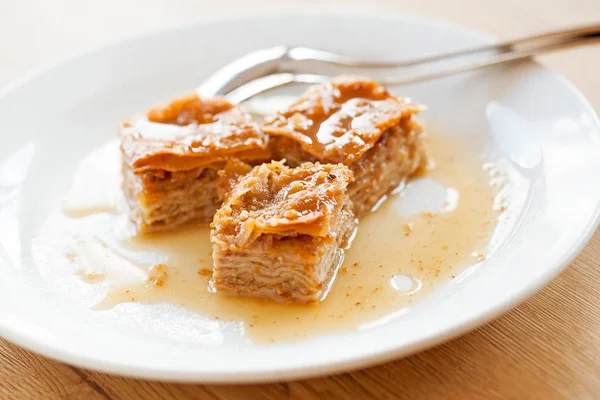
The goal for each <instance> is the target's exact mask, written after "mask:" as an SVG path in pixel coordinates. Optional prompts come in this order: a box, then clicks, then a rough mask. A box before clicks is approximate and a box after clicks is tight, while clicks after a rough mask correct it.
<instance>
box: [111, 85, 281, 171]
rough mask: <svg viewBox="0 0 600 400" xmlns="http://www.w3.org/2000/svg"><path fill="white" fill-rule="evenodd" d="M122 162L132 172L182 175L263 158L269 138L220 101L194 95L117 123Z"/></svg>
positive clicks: (267, 156)
mask: <svg viewBox="0 0 600 400" xmlns="http://www.w3.org/2000/svg"><path fill="white" fill-rule="evenodd" d="M120 130H121V136H122V143H121V150H122V154H123V158H124V160H123V161H124V162H125V163H127V164H128V165H130V166H131V168H133V169H134V170H136V171H142V170H147V169H162V170H165V171H182V170H189V169H192V168H198V167H201V166H205V165H209V164H215V163H225V161H226V160H227V159H228V158H230V157H237V158H240V159H242V160H244V161H255V160H267V159H269V152H268V150H267V148H266V147H267V142H268V139H267V136H266V135H265V134H264V133H262V132H261V131H260V129H259V127H258V125H257V124H256V123H255V122H254V121H253V120H252V118H251V116H250V115H249V114H247V113H245V112H244V111H242V110H241V109H240V107H238V106H235V105H233V104H231V103H229V102H228V101H227V100H225V99H222V98H201V97H199V96H197V95H195V94H192V95H189V96H186V97H183V98H180V99H176V100H174V101H172V102H171V103H169V104H166V105H163V106H157V107H154V108H153V109H151V110H150V111H149V112H147V113H146V114H144V115H141V116H137V117H134V118H132V119H130V120H128V121H126V122H124V123H123V124H122V125H121V129H120Z"/></svg>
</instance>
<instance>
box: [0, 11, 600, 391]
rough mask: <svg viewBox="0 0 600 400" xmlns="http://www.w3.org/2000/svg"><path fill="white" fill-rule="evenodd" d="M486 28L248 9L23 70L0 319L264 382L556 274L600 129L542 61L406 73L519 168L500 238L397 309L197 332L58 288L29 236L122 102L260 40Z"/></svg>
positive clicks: (6, 331)
mask: <svg viewBox="0 0 600 400" xmlns="http://www.w3.org/2000/svg"><path fill="white" fill-rule="evenodd" d="M490 40H492V39H491V38H489V37H488V36H485V35H482V34H479V33H476V32H473V31H470V30H467V29H464V28H460V27H456V26H453V25H450V24H447V23H441V22H434V21H429V20H424V19H420V18H415V17H412V16H406V15H397V14H390V13H387V12H386V13H377V12H370V11H364V10H359V11H351V10H340V9H322V8H318V9H311V10H307V9H303V10H298V11H290V10H287V11H269V12H259V13H256V12H253V13H247V14H243V15H240V14H239V13H237V14H236V15H235V16H228V17H226V18H221V19H219V18H216V17H215V16H214V15H213V16H211V20H210V22H208V21H207V22H201V23H197V24H192V25H188V26H179V27H176V28H173V29H169V30H165V31H161V32H155V33H151V34H147V35H143V36H138V37H135V38H131V39H129V40H125V41H122V42H118V43H114V44H112V45H109V46H106V47H103V48H101V49H98V50H95V51H93V52H89V53H86V54H83V55H80V56H78V57H76V58H72V59H70V60H68V61H67V62H63V63H60V64H58V65H55V66H53V67H52V68H49V69H46V70H45V71H43V72H42V73H39V74H35V75H33V76H31V75H30V76H28V77H26V78H24V79H22V80H21V81H19V82H18V83H16V84H14V85H13V86H12V87H10V88H8V89H7V90H5V91H4V92H2V94H1V96H0V134H1V135H2V146H1V147H0V242H1V244H2V246H1V247H0V334H1V335H2V336H3V337H5V338H7V339H8V340H10V341H12V342H14V343H17V344H19V345H21V346H23V347H26V348H28V349H30V350H33V351H36V352H39V353H41V354H44V355H46V356H49V357H52V358H55V359H58V360H62V361H65V362H68V363H72V364H75V365H79V366H84V367H87V368H92V369H97V370H102V371H108V372H112V373H118V374H124V375H132V376H138V377H146V378H157V379H166V380H178V381H197V382H217V381H218V382H243V381H267V380H280V379H290V378H298V377H306V376H313V375H318V374H326V373H333V372H338V371H341V370H348V369H352V368H357V367H363V366H367V365H371V364H374V363H380V362H383V361H386V360H390V359H392V358H395V357H400V356H405V355H407V354H409V353H413V352H416V351H418V350H421V349H424V348H426V347H429V346H432V345H434V344H436V343H440V342H442V341H445V340H448V339H450V338H452V337H455V336H457V335H459V334H460V333H463V332H465V331H467V330H469V329H473V328H474V327H475V326H477V325H480V324H482V323H484V322H486V321H488V320H490V319H491V318H493V317H495V316H497V315H499V314H500V313H501V312H504V311H506V310H507V309H509V308H510V307H512V306H514V305H515V304H517V303H518V302H519V301H522V300H523V299H525V298H526V297H527V296H530V295H531V294H533V293H534V292H536V291H537V290H539V289H540V288H541V287H542V286H543V285H545V284H547V283H548V282H549V281H550V280H551V279H552V278H554V277H555V276H556V275H558V273H559V272H560V271H562V270H563V269H564V268H565V267H566V266H567V265H568V264H569V262H570V261H571V260H572V259H573V258H574V257H575V255H576V254H577V253H578V252H579V251H580V250H581V249H582V247H583V246H584V245H585V243H586V241H587V240H588V239H589V237H590V235H591V234H592V233H593V232H594V229H595V228H596V226H597V223H598V213H599V199H600V186H599V185H597V184H595V183H594V182H597V180H598V179H597V176H596V175H597V173H598V171H600V157H598V155H599V154H600V134H599V126H598V120H597V118H596V116H595V115H594V112H593V111H592V109H591V108H590V106H589V105H588V104H587V102H586V101H585V99H584V98H582V96H581V95H580V94H579V93H578V92H577V91H576V90H575V89H574V88H573V87H572V86H571V85H570V84H569V83H568V82H566V81H565V80H564V79H563V78H562V77H560V76H558V75H557V74H555V73H553V72H551V71H549V70H547V69H545V68H544V67H541V66H539V65H537V64H535V63H533V62H524V63H519V64H512V65H510V66H505V67H499V68H494V69H488V70H484V71H478V72H476V73H470V74H465V75H461V76H457V77H452V78H447V79H443V80H439V81H436V82H430V83H427V84H421V85H413V86H409V87H404V88H402V89H401V93H402V94H403V95H408V96H410V97H412V98H414V99H416V100H418V101H419V102H421V103H424V104H427V105H428V106H429V110H428V111H427V113H426V114H424V118H425V119H426V120H427V122H428V123H431V124H434V125H435V126H437V127H441V129H447V131H448V132H452V133H454V134H457V135H463V134H464V135H466V134H469V135H476V137H477V139H478V140H476V141H474V142H477V143H474V144H473V149H472V151H476V152H478V155H481V156H482V157H483V156H484V155H485V154H487V153H489V152H495V153H497V154H500V155H501V158H502V159H503V160H504V162H505V163H506V165H507V168H508V169H509V170H510V174H509V175H510V185H511V187H512V190H511V192H510V193H511V197H510V198H509V199H508V200H509V202H510V209H511V213H510V217H511V218H510V220H508V221H507V222H506V224H505V226H504V229H501V230H499V231H498V232H497V233H496V235H495V237H494V238H493V241H494V243H496V247H495V250H494V252H493V254H492V255H491V256H490V257H489V258H488V259H487V260H486V262H484V263H483V264H482V265H479V266H478V267H477V268H473V269H472V270H471V271H469V273H468V274H463V275H464V276H463V277H462V279H460V280H453V281H452V282H451V283H448V284H446V285H444V286H442V287H441V288H440V289H439V290H437V291H436V292H435V293H433V294H432V295H430V296H429V297H428V298H427V299H425V300H423V301H422V302H420V303H419V304H417V305H415V306H413V307H411V308H410V310H409V311H408V312H406V313H404V314H403V315H402V316H399V317H396V318H390V319H389V320H387V321H383V322H381V323H379V324H378V325H377V326H375V327H371V328H369V329H364V330H358V331H356V332H349V333H344V334H335V335H329V336H323V337H319V338H316V339H311V340H306V341H302V342H299V343H291V344H273V345H253V344H248V343H245V344H239V345H229V344H227V343H229V342H227V341H223V342H220V341H219V340H216V341H213V342H212V344H211V345H210V346H203V345H200V344H198V343H197V342H195V341H194V340H192V339H189V340H174V339H173V338H171V337H160V336H157V335H139V334H138V333H137V332H130V331H128V330H127V329H125V328H124V326H123V325H120V324H106V323H105V320H103V319H100V318H99V317H97V316H96V314H95V313H94V312H93V311H90V310H87V309H84V308H83V307H80V306H78V304H77V302H76V301H73V299H72V298H71V299H69V298H67V297H66V296H64V295H60V294H58V293H56V292H55V291H53V289H52V287H51V286H50V285H49V284H48V282H47V281H46V280H45V279H44V275H43V274H41V273H40V270H39V269H38V266H37V265H36V263H35V261H34V260H35V254H34V252H33V247H32V238H33V237H35V235H36V233H37V232H38V231H39V229H40V227H41V226H42V224H43V223H44V221H45V219H46V218H47V216H48V215H49V214H50V213H51V212H53V211H55V210H57V209H58V207H59V206H60V201H61V197H62V195H63V194H64V193H65V192H66V191H67V189H68V187H69V184H70V181H71V178H72V173H73V169H74V166H75V165H76V164H77V162H78V161H79V160H80V159H81V158H82V157H83V155H84V154H86V153H88V152H89V151H90V150H92V149H94V148H95V147H97V146H98V145H100V144H101V143H103V142H105V141H106V140H108V139H110V138H111V137H114V135H115V127H116V124H117V122H118V121H119V120H121V119H122V118H123V117H124V116H127V115H129V114H132V113H134V112H136V111H138V110H143V109H145V108H147V107H148V106H150V105H152V104H155V103H157V102H162V101H164V100H165V99H169V98H171V97H173V96H174V95H177V94H183V93H186V92H189V90H190V89H192V88H194V87H196V86H197V85H198V84H199V83H200V82H201V81H202V80H203V79H204V78H205V77H206V76H208V75H209V74H210V73H211V72H212V71H214V70H215V69H217V68H219V67H220V66H222V65H223V64H225V63H227V62H229V61H231V60H233V59H235V58H237V57H239V56H241V55H244V54H245V53H248V52H250V51H253V50H256V49H259V48H264V47H268V46H274V45H278V44H289V45H304V46H310V47H315V48H321V49H325V50H333V51H337V52H340V53H345V54H349V55H354V56H360V57H364V58H373V59H375V58H377V59H382V58H387V59H399V58H412V57H416V56H422V55H425V54H431V53H436V52H441V51H449V50H452V49H458V48H465V47H470V46H476V45H478V44H481V43H482V42H489V41H490Z"/></svg>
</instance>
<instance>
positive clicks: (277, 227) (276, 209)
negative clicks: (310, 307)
mask: <svg viewBox="0 0 600 400" xmlns="http://www.w3.org/2000/svg"><path fill="white" fill-rule="evenodd" d="M351 181H352V172H351V171H350V169H349V168H348V167H346V166H344V165H342V164H319V163H303V164H300V165H299V166H297V167H295V168H290V167H288V166H286V165H284V164H283V163H280V162H272V163H269V164H262V165H260V166H256V167H254V168H253V169H252V170H251V171H250V172H249V173H247V174H245V175H238V178H237V179H236V180H235V181H233V183H232V184H231V188H230V190H229V191H228V192H227V194H226V195H225V201H224V203H223V205H222V206H221V208H220V209H219V210H218V211H217V213H216V215H215V217H214V220H213V223H212V225H211V227H212V230H211V242H212V246H213V262H214V267H213V279H212V281H211V285H212V287H213V288H214V289H215V290H216V291H217V292H218V293H226V294H233V295H239V296H251V297H262V298H269V299H272V300H275V301H279V302H288V301H295V302H300V303H315V302H318V301H320V300H322V299H323V298H324V296H325V295H326V294H327V291H328V288H329V287H330V284H331V283H332V282H333V279H334V277H335V274H336V271H337V269H338V267H339V265H340V264H341V262H342V260H343V255H344V248H345V246H347V245H348V241H349V239H350V238H351V236H352V233H353V232H354V229H355V226H356V219H355V218H354V215H353V212H352V202H351V200H350V198H349V196H348V191H347V188H348V184H349V183H350V182H351Z"/></svg>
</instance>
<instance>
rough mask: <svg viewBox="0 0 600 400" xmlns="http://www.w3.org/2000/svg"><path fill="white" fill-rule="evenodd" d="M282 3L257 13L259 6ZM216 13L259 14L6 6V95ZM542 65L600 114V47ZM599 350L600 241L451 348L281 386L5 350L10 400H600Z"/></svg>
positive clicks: (553, 24)
mask: <svg viewBox="0 0 600 400" xmlns="http://www.w3.org/2000/svg"><path fill="white" fill-rule="evenodd" d="M281 3H282V2H281V1H277V0H272V1H260V0H254V1H253V2H252V4H253V5H255V6H257V7H259V6H260V7H264V6H268V5H275V4H281ZM292 3H294V2H292V1H288V2H287V3H286V4H292ZM314 3H323V2H319V1H317V0H314ZM329 3H334V4H337V3H351V4H352V3H353V4H357V5H359V4H360V3H363V4H365V5H366V4H367V3H370V4H371V7H377V8H383V9H387V10H398V11H404V12H413V13H419V14H423V15H425V16H429V17H434V18H438V19H446V20H449V21H454V22H457V23H459V24H464V25H468V26H470V27H473V28H476V29H480V30H483V31H488V32H490V33H492V34H496V35H498V36H500V37H503V38H511V37H517V36H520V35H525V34H528V33H533V32H537V31H544V30H549V29H553V28H559V27H564V26H569V25H574V24H579V23H591V22H594V21H596V22H597V21H600V2H598V0H553V1H552V2H550V1H546V0H530V1H526V0H489V1H486V0H452V1H449V0H420V1H414V0H411V1H405V0H399V1H398V0H377V1H371V2H367V1H358V0H357V1H346V2H342V1H329ZM211 4H218V5H219V6H220V7H231V6H234V5H243V4H247V3H246V2H245V1H244V0H222V1H220V2H214V1H208V0H200V1H193V0H144V1H135V0H104V1H102V2H85V1H77V0H53V1H45V0H35V1H34V0H24V1H19V2H17V1H10V0H8V1H1V0H0V85H4V84H6V83H7V82H8V81H9V80H11V79H13V78H15V77H17V76H18V75H21V74H22V73H24V72H25V71H26V70H27V69H30V68H32V67H36V66H38V65H39V64H41V63H44V62H47V61H49V60H52V59H56V58H57V57H60V56H63V55H66V54H69V53H72V52H74V51H77V50H80V49H83V48H87V47H90V46H93V45H95V44H97V43H101V42H105V41H106V40H109V39H113V38H117V37H120V36H122V35H123V34H129V33H132V32H136V31H142V30H144V29H149V28H154V27H156V26H165V25H172V24H174V23H177V22H179V21H183V20H189V19H194V18H195V17H197V16H199V15H201V14H202V13H203V12H204V11H205V10H206V9H207V8H211V7H216V6H213V5H211ZM541 61H542V62H543V63H544V64H547V65H548V66H550V67H552V68H554V69H555V70H557V71H559V72H561V73H563V74H564V75H566V76H567V78H568V79H570V80H571V81H572V82H573V83H574V84H575V85H576V86H577V87H578V88H579V89H580V90H581V91H582V92H583V93H584V95H585V96H587V97H588V99H590V101H591V102H592V104H593V105H594V107H595V109H596V110H600V73H599V71H600V47H595V48H585V49H578V50H572V51H568V52H564V53H560V54H556V55H551V56H545V57H543V58H541ZM599 156H600V155H599ZM599 172H600V171H599ZM596 184H597V183H596ZM599 348H600V232H596V235H595V236H594V237H593V239H592V240H591V242H590V243H589V244H588V246H587V247H586V248H585V250H584V251H583V253H582V254H581V255H579V257H578V258H577V259H576V260H575V262H574V263H573V264H572V265H571V266H570V267H569V269H568V270H567V271H565V272H564V273H563V274H562V275H561V276H560V277H559V278H558V279H556V280H555V281H554V282H553V283H552V284H550V285H549V286H548V287H547V288H545V289H544V290H542V291H541V292H540V293H538V294H537V295H536V296H534V297H533V298H531V299H529V300H528V301H526V302H525V303H523V304H521V305H520V306H519V307H517V308H516V309H514V310H513V311H511V312H509V313H508V314H506V315H504V316H503V317H501V318H498V319H497V320H496V321H494V322H492V323H490V324H488V325H486V326H484V327H482V328H480V329H478V330H476V331H475V332H472V333H470V334H467V335H465V336H463V337H461V338H459V339H457V340H454V341H452V342H450V343H447V344H445V345H442V346H438V347H436V348H434V349H432V350H429V351H426V352H423V353H420V354H417V355H414V356H412V357H408V358H406V359H403V360H398V361H395V362H391V363H388V364H385V365H381V366H378V367H374V368H369V369H366V370H362V371H356V372H352V373H349V374H344V375H339V376H333V377H327V378H319V379H310V380H304V381H297V382H288V383H279V384H270V385H243V386H217V385H182V384H166V383H158V382H148V381H143V380H137V379H126V378H120V377H115V376H111V375H107V374H101V373H96V372H92V371H87V370H84V369H81V368H75V367H71V366H68V365H65V364H62V363H59V362H56V361H52V360H49V359H46V358H44V357H41V356H38V355H36V354H33V353H31V352H28V351H25V350H22V349H20V348H18V347H16V346H14V345H12V344H10V343H8V342H6V341H3V340H1V339H0V398H2V399H25V398H44V399H54V398H89V399H96V398H97V399H109V398H110V399H113V398H114V399H130V398H131V399H159V398H191V397H193V398H207V399H235V398H244V399H250V398H252V399H279V398H298V399H317V398H327V399H330V398H331V399H333V398H345V399H359V398H411V399H420V398H423V399H477V398H482V399H500V398H510V399H544V400H548V399H560V398H574V399H593V398H594V399H595V398H600V350H599Z"/></svg>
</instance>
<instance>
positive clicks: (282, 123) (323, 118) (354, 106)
mask: <svg viewBox="0 0 600 400" xmlns="http://www.w3.org/2000/svg"><path fill="white" fill-rule="evenodd" d="M419 110H420V107H419V106H418V105H416V104H414V103H411V102H410V101H408V100H406V99H402V98H399V97H396V96H393V95H391V94H390V93H389V92H388V91H387V90H386V89H385V88H384V87H383V86H381V85H379V84H378V83H377V82H375V81H373V80H371V79H368V78H362V77H347V76H341V77H338V78H335V79H334V80H332V81H331V82H329V83H326V84H320V85H315V86H312V87H311V88H309V89H308V90H307V91H306V93H304V95H303V96H302V97H300V99H298V100H297V101H296V102H294V103H293V104H292V105H291V106H290V107H288V108H287V109H286V110H283V111H280V112H278V113H277V114H275V115H273V116H271V117H267V118H265V120H264V123H263V130H264V131H265V132H266V133H268V134H272V135H281V136H287V137H289V138H292V139H294V140H296V141H298V142H299V143H300V144H301V145H302V148H303V149H304V150H305V151H307V152H308V153H310V154H312V155H313V156H315V157H316V158H318V159H319V160H320V161H321V162H326V163H343V164H345V165H351V164H352V163H353V162H355V161H356V160H358V159H359V158H360V157H361V156H362V155H363V154H364V153H365V152H366V151H367V150H369V149H370V148H371V147H373V145H374V144H375V143H376V142H377V140H379V138H380V137H381V134H382V133H383V132H384V131H385V130H386V129H388V128H390V127H392V126H394V125H396V124H398V123H399V122H400V121H401V120H402V119H403V118H410V117H411V115H412V114H415V113H417V112H419Z"/></svg>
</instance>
